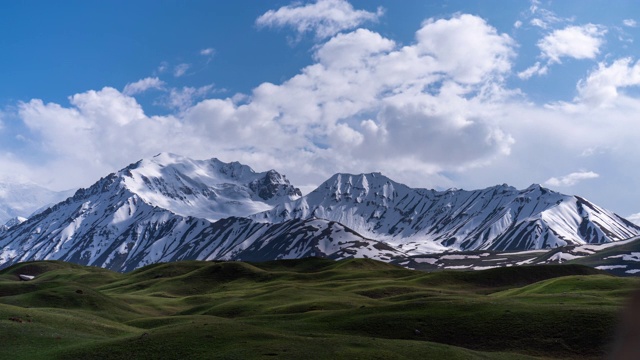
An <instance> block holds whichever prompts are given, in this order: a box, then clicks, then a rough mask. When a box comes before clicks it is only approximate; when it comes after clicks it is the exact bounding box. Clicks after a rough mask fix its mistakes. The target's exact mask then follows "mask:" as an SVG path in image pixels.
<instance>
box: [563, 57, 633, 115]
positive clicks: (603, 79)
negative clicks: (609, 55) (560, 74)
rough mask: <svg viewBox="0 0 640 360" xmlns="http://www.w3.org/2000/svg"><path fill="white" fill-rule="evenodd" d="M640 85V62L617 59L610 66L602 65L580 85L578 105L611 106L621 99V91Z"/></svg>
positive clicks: (629, 59)
mask: <svg viewBox="0 0 640 360" xmlns="http://www.w3.org/2000/svg"><path fill="white" fill-rule="evenodd" d="M638 85H640V62H635V63H633V61H632V60H631V58H622V59H617V60H615V61H614V62H613V63H611V64H610V65H607V64H605V63H600V64H599V65H598V68H597V69H595V70H594V71H592V72H591V73H589V75H588V76H587V78H586V79H584V80H581V81H580V82H579V83H578V85H577V89H578V97H577V98H576V100H575V101H576V102H577V103H583V104H586V105H589V106H604V107H607V106H610V105H612V104H613V103H614V102H615V101H616V100H618V99H619V98H620V97H621V93H620V89H621V88H626V87H631V86H638Z"/></svg>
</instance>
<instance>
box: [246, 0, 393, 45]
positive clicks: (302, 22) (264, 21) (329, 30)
mask: <svg viewBox="0 0 640 360" xmlns="http://www.w3.org/2000/svg"><path fill="white" fill-rule="evenodd" d="M383 13H384V10H383V9H382V8H378V10H377V11H376V12H375V13H372V12H369V11H366V10H355V9H354V8H353V6H352V5H351V4H350V3H349V2H348V1H346V0H318V1H316V2H315V3H311V4H306V5H302V4H300V3H294V4H292V5H287V6H283V7H281V8H279V9H278V10H269V11H267V12H266V13H264V14H262V15H261V16H260V17H258V19H257V20H256V24H257V25H258V26H260V27H291V28H293V29H294V30H295V31H296V32H297V33H298V34H299V35H302V34H304V33H314V34H315V37H316V38H317V39H324V38H327V37H330V36H333V35H335V34H337V33H339V32H341V31H344V30H349V29H353V28H355V27H357V26H359V25H361V24H363V23H365V22H367V21H377V20H378V18H379V17H380V16H382V14H383Z"/></svg>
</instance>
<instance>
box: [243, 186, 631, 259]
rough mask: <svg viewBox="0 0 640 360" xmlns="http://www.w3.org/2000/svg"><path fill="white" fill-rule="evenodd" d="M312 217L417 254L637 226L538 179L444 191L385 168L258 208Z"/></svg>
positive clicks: (598, 239)
mask: <svg viewBox="0 0 640 360" xmlns="http://www.w3.org/2000/svg"><path fill="white" fill-rule="evenodd" d="M309 217H319V218H323V219H328V220H333V221H338V222H340V223H342V224H344V225H346V226H348V227H350V228H352V229H354V230H355V231H357V232H358V233H360V234H363V235H364V236H367V237H370V238H374V239H378V240H381V241H385V242H388V243H389V244H391V245H395V246H397V247H399V248H400V249H402V250H403V251H407V252H410V253H414V254H419V253H424V252H436V251H445V250H481V249H485V250H527V249H544V248H553V247H557V246H565V245H568V244H585V243H606V242H611V241H618V240H622V239H627V238H630V237H632V236H636V235H639V234H640V227H638V226H636V225H634V224H632V223H630V222H629V221H627V220H625V219H623V218H621V217H619V216H617V215H616V214H613V213H611V212H609V211H607V210H604V209H602V208H600V207H598V206H596V205H594V204H592V203H590V202H588V201H587V200H585V199H583V198H580V197H576V196H569V195H563V194H560V193H556V192H553V191H551V190H548V189H545V188H543V187H541V186H539V185H532V186H530V187H529V188H527V189H524V190H517V189H515V188H513V187H510V186H507V185H500V186H494V187H491V188H487V189H482V190H474V191H465V190H455V189H452V190H447V191H443V192H440V191H435V190H425V189H412V188H409V187H408V186H405V185H402V184H399V183H396V182H394V181H392V180H390V179H389V178H387V177H385V176H383V175H381V174H380V173H370V174H360V175H350V174H336V175H334V176H333V177H332V178H330V179H329V180H327V181H326V182H324V183H323V184H322V185H320V186H319V187H318V188H317V189H316V190H314V191H313V192H311V193H310V194H308V195H306V196H304V197H302V198H300V199H298V200H296V201H293V202H288V203H285V204H281V205H278V206H276V207H275V208H273V209H272V210H269V211H267V212H264V213H261V214H257V215H254V216H253V218H254V219H256V220H258V221H265V222H279V221H287V220H290V219H296V218H298V219H306V218H309Z"/></svg>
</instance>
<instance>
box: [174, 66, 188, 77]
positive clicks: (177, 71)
mask: <svg viewBox="0 0 640 360" xmlns="http://www.w3.org/2000/svg"><path fill="white" fill-rule="evenodd" d="M190 67H191V64H185V63H182V64H178V65H176V66H175V67H174V68H173V76H175V77H181V76H183V75H184V74H186V73H187V70H189V68H190Z"/></svg>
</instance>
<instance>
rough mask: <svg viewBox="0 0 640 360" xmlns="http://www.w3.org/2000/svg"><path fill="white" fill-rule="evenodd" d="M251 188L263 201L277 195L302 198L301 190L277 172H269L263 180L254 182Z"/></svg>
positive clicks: (250, 185)
mask: <svg viewBox="0 0 640 360" xmlns="http://www.w3.org/2000/svg"><path fill="white" fill-rule="evenodd" d="M249 188H250V189H251V190H252V191H253V192H255V193H256V194H258V196H259V197H260V198H261V199H263V200H269V199H272V198H273V197H275V196H276V195H281V196H282V195H286V196H302V192H301V191H300V189H298V188H296V187H293V186H291V184H290V183H289V180H287V178H286V177H285V176H283V175H280V173H278V172H277V171H275V170H269V171H268V172H267V173H266V175H265V176H264V177H263V178H262V179H256V180H254V181H252V182H251V183H250V184H249Z"/></svg>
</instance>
